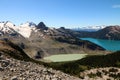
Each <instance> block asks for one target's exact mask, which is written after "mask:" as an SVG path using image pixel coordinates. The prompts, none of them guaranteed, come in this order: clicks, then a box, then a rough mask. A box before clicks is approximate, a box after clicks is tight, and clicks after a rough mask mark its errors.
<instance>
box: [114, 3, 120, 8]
mask: <svg viewBox="0 0 120 80" xmlns="http://www.w3.org/2000/svg"><path fill="white" fill-rule="evenodd" d="M112 8H120V4H118V5H113V6H112Z"/></svg>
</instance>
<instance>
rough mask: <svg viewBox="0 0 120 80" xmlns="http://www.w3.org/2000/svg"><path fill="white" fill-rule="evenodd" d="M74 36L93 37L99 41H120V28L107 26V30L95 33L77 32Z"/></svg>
mask: <svg viewBox="0 0 120 80" xmlns="http://www.w3.org/2000/svg"><path fill="white" fill-rule="evenodd" d="M73 34H74V33H73ZM74 35H76V36H78V37H82V38H84V37H91V38H98V39H108V40H120V26H118V25H116V26H106V27H105V28H103V29H100V30H98V31H94V32H88V31H77V33H75V34H74Z"/></svg>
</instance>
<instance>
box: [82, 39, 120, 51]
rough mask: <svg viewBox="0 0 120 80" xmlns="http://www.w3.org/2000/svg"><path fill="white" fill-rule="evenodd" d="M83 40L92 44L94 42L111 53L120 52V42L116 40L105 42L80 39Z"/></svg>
mask: <svg viewBox="0 0 120 80" xmlns="http://www.w3.org/2000/svg"><path fill="white" fill-rule="evenodd" d="M80 39H82V40H88V41H90V42H93V43H95V44H97V45H99V46H101V47H103V48H105V49H106V50H109V51H118V50H120V41H115V40H103V39H95V38H80Z"/></svg>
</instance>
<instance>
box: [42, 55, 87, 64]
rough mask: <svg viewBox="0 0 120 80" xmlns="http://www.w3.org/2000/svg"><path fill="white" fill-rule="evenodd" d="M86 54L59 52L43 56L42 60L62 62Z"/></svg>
mask: <svg viewBox="0 0 120 80" xmlns="http://www.w3.org/2000/svg"><path fill="white" fill-rule="evenodd" d="M86 55H87V54H59V55H52V56H48V57H44V60H46V61H48V62H64V61H73V60H78V59H81V58H83V57H85V56H86Z"/></svg>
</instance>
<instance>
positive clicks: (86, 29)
mask: <svg viewBox="0 0 120 80" xmlns="http://www.w3.org/2000/svg"><path fill="white" fill-rule="evenodd" d="M105 27H106V26H105V25H103V26H88V27H79V28H73V29H72V30H75V31H88V32H93V31H98V30H100V29H103V28H105Z"/></svg>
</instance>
